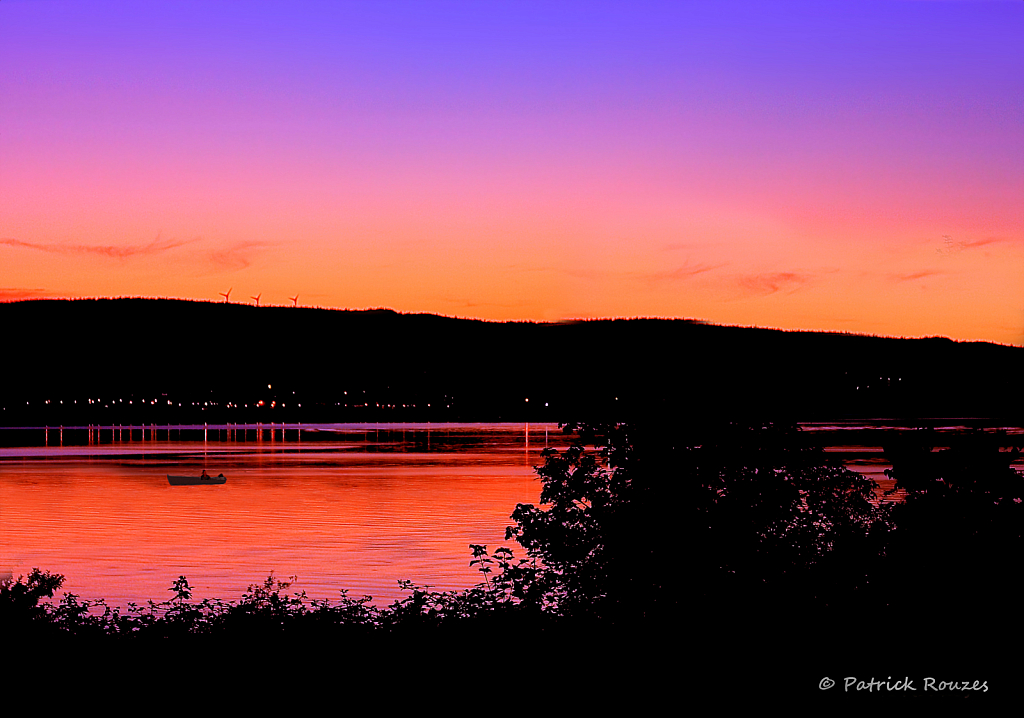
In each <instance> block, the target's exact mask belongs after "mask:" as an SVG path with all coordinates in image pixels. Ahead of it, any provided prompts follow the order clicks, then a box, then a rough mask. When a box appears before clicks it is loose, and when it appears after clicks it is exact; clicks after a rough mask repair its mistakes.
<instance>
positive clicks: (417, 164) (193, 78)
mask: <svg viewBox="0 0 1024 718" xmlns="http://www.w3.org/2000/svg"><path fill="white" fill-rule="evenodd" d="M1022 38H1024V2H1020V1H1017V0H1012V1H1011V0H1006V1H1004V2H928V1H907V2H896V1H892V2H879V3H872V2H863V1H857V2H828V1H826V2H821V1H817V2H729V1H727V0H714V1H712V2H671V3H670V2H658V3H646V4H645V3H643V2H636V1H635V0H634V1H631V2H575V3H574V2H524V1H516V2H297V1H295V0H292V1H290V2H283V1H282V2H237V1H231V2H220V1H218V0H202V1H201V2H188V1H186V0H176V1H174V2H161V1H159V0H148V1H147V2H145V3H140V2H99V1H96V0H74V1H73V2H69V1H62V0H21V1H19V0H3V1H2V2H0V300H4V301H11V300H19V299H29V298H40V297H96V296H147V297H158V296H160V297H179V298H190V299H199V300H209V301H219V300H222V297H220V296H219V294H220V293H221V292H227V291H228V290H229V289H230V290H231V295H230V298H231V301H239V302H252V301H253V300H252V299H251V297H253V296H256V295H259V296H260V297H261V299H260V301H261V303H262V304H280V305H290V304H291V303H292V301H291V299H290V297H294V296H296V295H298V299H297V303H298V304H299V305H300V306H310V305H313V306H324V307H338V308H352V309H358V308H368V307H390V308H392V309H395V310H397V311H401V312H431V313H437V314H444V315H449V316H461V317H476V318H481V319H490V320H510V319H516V320H538V321H555V320H562V319H572V318H597V317H634V316H650V317H685V318H692V319H700V320H705V321H709V322H714V323H720V324H732V325H742V326H762V327H778V328H784V329H812V330H825V331H843V332H857V333H866V334H876V335H886V336H935V335H941V336H948V337H951V338H954V339H961V340H985V341H993V342H1000V343H1004V344H1015V345H1024V92H1022V91H1024V50H1022V49H1021V48H1022Z"/></svg>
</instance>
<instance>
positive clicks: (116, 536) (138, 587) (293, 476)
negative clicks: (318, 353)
mask: <svg viewBox="0 0 1024 718" xmlns="http://www.w3.org/2000/svg"><path fill="white" fill-rule="evenodd" d="M187 430H189V431H198V430H199V429H198V428H195V427H193V428H190V429H187ZM107 431H109V430H107ZM202 431H204V432H205V434H206V441H179V440H176V439H174V438H172V439H171V440H168V439H167V438H166V437H164V436H162V435H161V433H160V432H159V431H155V432H153V433H152V434H150V432H149V431H148V430H146V432H145V437H146V438H145V439H143V438H142V437H143V434H142V433H141V429H139V428H138V427H134V428H132V427H125V428H124V429H121V430H120V431H115V433H114V434H113V436H114V437H119V438H115V440H113V441H110V440H109V439H107V440H106V441H103V440H102V439H104V438H105V437H103V435H102V433H101V434H100V436H99V439H100V440H99V441H96V442H93V443H88V442H85V443H82V444H77V445H67V444H65V445H64V446H36V447H28V448H14V447H7V448H0V505H2V506H3V510H4V522H3V528H2V538H0V545H2V549H0V551H2V554H0V560H2V561H3V562H4V564H5V565H3V566H0V569H8V568H9V569H10V570H11V571H12V572H13V573H14V574H15V575H17V574H19V573H25V574H27V573H28V571H29V570H31V568H32V567H33V566H39V567H43V568H47V569H49V570H52V571H58V572H60V573H64V574H65V575H67V577H68V582H67V584H66V586H65V589H66V590H68V591H71V592H74V593H77V594H80V595H82V596H84V597H87V598H97V597H100V596H104V597H106V598H107V599H108V600H109V601H110V602H112V603H113V604H115V605H122V606H123V605H126V604H127V603H128V602H129V601H135V602H142V601H144V600H146V599H149V598H155V599H161V598H163V597H164V596H165V595H166V590H167V587H168V586H169V585H170V581H171V580H173V579H174V578H175V577H177V576H178V575H180V574H185V575H187V576H188V577H189V580H190V581H191V582H192V585H193V586H195V587H196V589H197V590H196V595H197V597H204V596H209V597H221V598H232V597H237V596H238V595H240V594H241V593H242V591H244V589H245V588H246V586H247V585H248V584H249V583H252V582H256V581H260V580H262V579H263V578H264V577H266V575H267V574H268V572H270V571H272V570H273V571H275V572H276V573H277V574H278V575H279V576H288V575H293V574H294V575H297V576H298V577H299V581H298V583H297V584H296V588H297V589H302V590H305V591H306V592H307V594H308V595H309V596H311V597H314V598H328V597H330V598H333V597H336V595H337V590H338V589H339V588H343V587H344V588H348V589H350V591H351V592H352V593H354V594H356V595H359V594H370V595H373V596H374V597H375V598H376V599H377V600H378V601H379V602H387V601H390V600H393V599H394V598H397V597H399V596H400V595H401V594H400V591H399V590H398V587H397V581H398V579H403V578H408V579H411V580H413V581H415V582H417V583H425V584H430V585H433V586H435V587H437V588H440V589H454V588H464V587H467V586H469V585H472V584H474V583H475V582H476V581H477V574H475V572H473V571H471V570H470V569H469V566H468V563H469V548H468V547H469V544H470V543H485V544H488V545H490V546H494V547H497V546H498V545H499V544H504V543H506V542H505V541H504V527H505V525H506V524H507V523H508V522H509V521H508V516H509V514H510V513H511V511H512V509H513V508H514V507H515V504H516V503H517V502H530V503H536V502H537V500H538V497H539V492H540V483H539V481H538V480H537V479H536V475H535V473H534V471H533V466H535V465H536V464H539V463H541V457H540V451H541V450H543V448H544V447H545V445H546V444H547V443H550V442H545V436H548V437H551V438H555V437H557V438H558V440H559V441H561V439H562V437H561V434H560V432H558V430H557V426H554V425H543V424H541V425H531V426H529V427H527V426H524V425H522V424H519V425H480V424H477V425H450V426H441V427H438V426H437V425H434V426H409V425H406V426H376V425H374V426H342V427H339V426H321V427H306V426H304V427H302V431H301V435H300V434H299V433H298V432H296V433H295V434H294V435H293V434H290V432H289V427H281V426H278V427H276V429H272V428H271V427H257V428H251V427H203V428H202ZM271 432H273V433H271ZM133 434H134V437H133ZM107 436H110V434H108V435H107ZM150 437H155V438H150ZM172 437H173V434H172ZM214 437H216V439H214ZM204 468H205V469H206V470H207V471H208V472H210V473H213V474H217V473H221V472H223V473H224V474H225V475H226V476H227V477H228V482H227V484H225V485H222V486H200V487H172V486H170V485H168V483H167V479H166V474H167V473H185V474H188V473H195V474H198V473H199V472H200V471H201V470H202V469H204Z"/></svg>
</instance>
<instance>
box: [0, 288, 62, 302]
mask: <svg viewBox="0 0 1024 718" xmlns="http://www.w3.org/2000/svg"><path fill="white" fill-rule="evenodd" d="M49 295H50V293H49V292H47V291H46V290H45V289H40V288H36V289H29V288H26V287H0V302H17V301H19V300H21V299H43V298H45V297H48V296H49Z"/></svg>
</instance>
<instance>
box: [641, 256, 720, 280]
mask: <svg viewBox="0 0 1024 718" xmlns="http://www.w3.org/2000/svg"><path fill="white" fill-rule="evenodd" d="M726 264H728V262H722V263H721V264H690V263H689V262H688V261H687V262H684V263H683V265H682V266H679V267H676V268H675V269H665V270H662V271H658V272H646V273H640V274H639V275H638V276H640V277H641V278H643V279H646V280H648V281H650V282H665V281H677V280H681V279H689V278H690V277H696V276H697V275H698V274H704V273H705V272H710V271H713V270H715V269H721V268H722V267H724V266H726Z"/></svg>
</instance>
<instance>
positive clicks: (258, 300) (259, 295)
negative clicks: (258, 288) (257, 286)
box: [249, 292, 263, 307]
mask: <svg viewBox="0 0 1024 718" xmlns="http://www.w3.org/2000/svg"><path fill="white" fill-rule="evenodd" d="M262 296H263V292H260V293H259V294H257V295H256V296H255V297H249V299H253V300H255V301H256V306H257V307H258V306H259V305H260V297H262Z"/></svg>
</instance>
